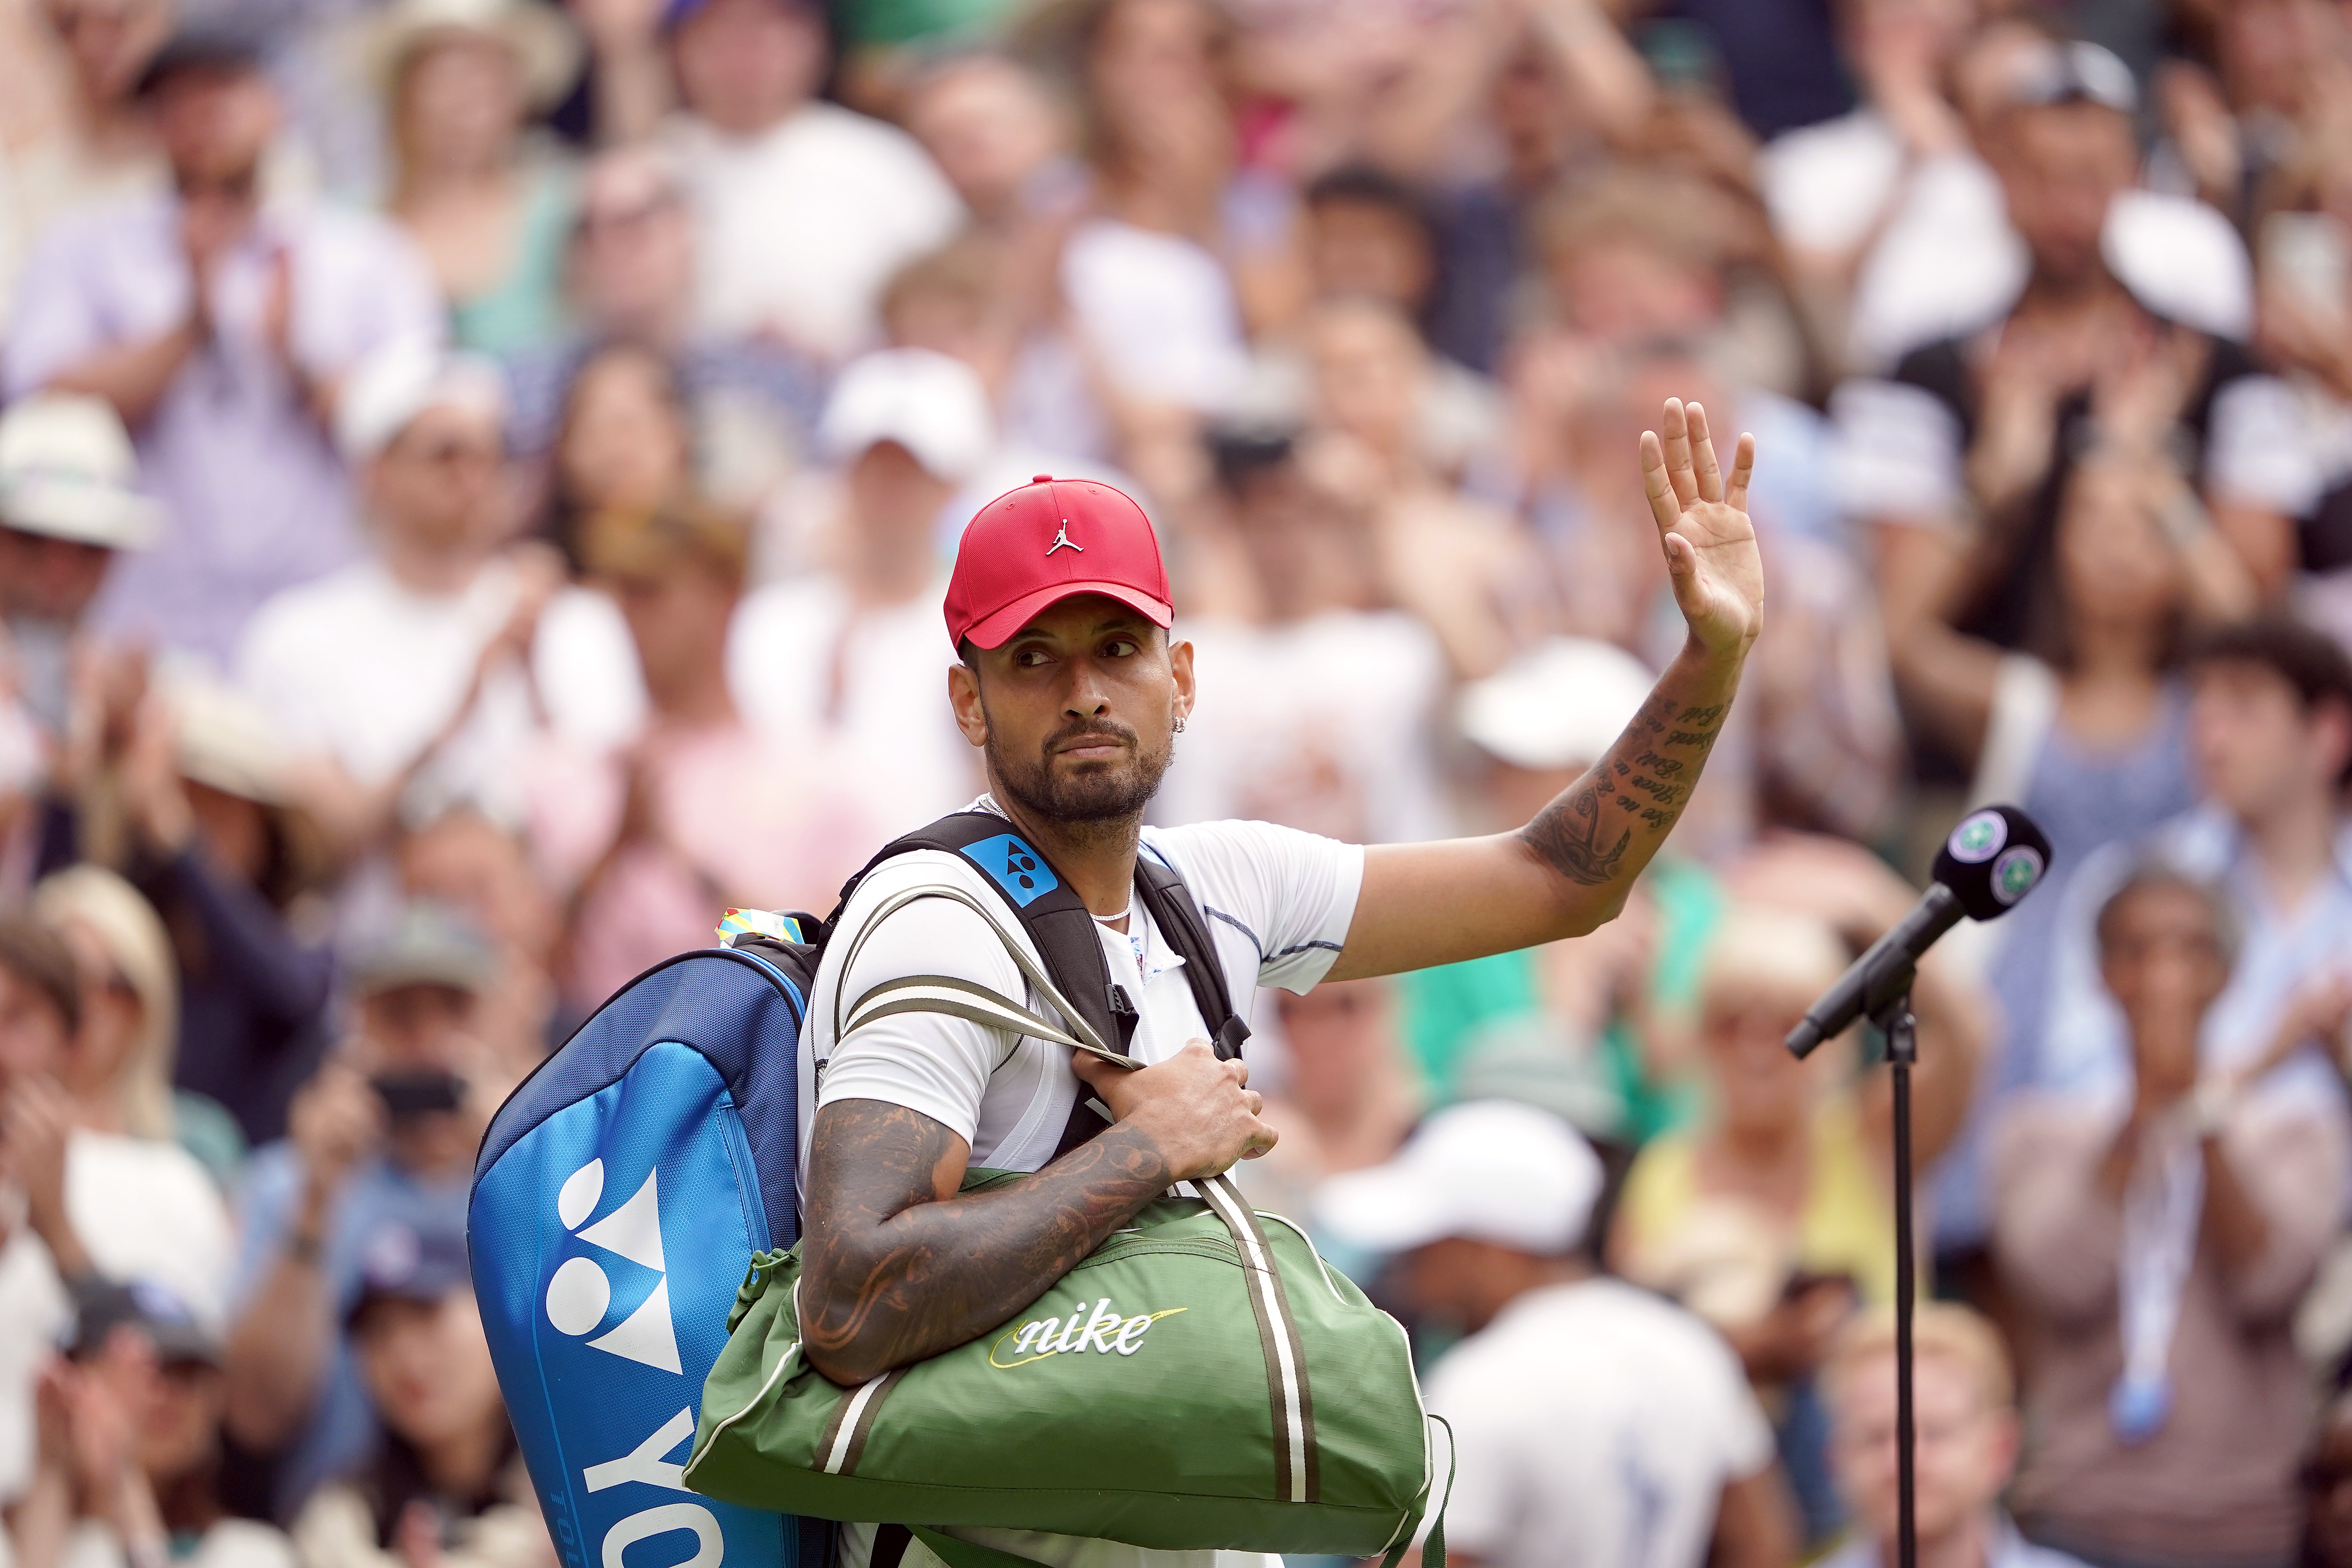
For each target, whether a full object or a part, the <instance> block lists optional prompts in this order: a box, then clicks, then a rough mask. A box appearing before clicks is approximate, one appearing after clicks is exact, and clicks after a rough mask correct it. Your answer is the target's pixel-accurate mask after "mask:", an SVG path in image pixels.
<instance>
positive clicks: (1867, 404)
mask: <svg viewBox="0 0 2352 1568" xmlns="http://www.w3.org/2000/svg"><path fill="white" fill-rule="evenodd" d="M1830 417H1831V418H1832V419H1833V420H1834V421H1835V422H1836V424H1837V456H1836V459H1835V460H1836V471H1837V489H1838V492H1839V496H1840V499H1841V500H1843V503H1844V506H1845V510H1847V511H1848V512H1849V513H1850V514H1852V515H1853V516H1855V517H1860V518H1877V519H1889V520H1897V521H1913V522H1930V523H1933V522H1940V521H1943V520H1945V519H1946V518H1948V517H1949V516H1950V515H1951V514H1952V513H1953V512H1955V511H1956V510H1958V507H1959V504H1960V500H1961V496H1962V493H1963V489H1964V487H1963V484H1962V480H1961V465H1962V463H1963V461H1964V460H1965V458H1966V457H1967V452H1966V449H1965V437H1964V435H1963V432H1962V430H1961V427H1960V420H1959V416H1958V414H1957V413H1956V412H1954V410H1953V409H1952V407H1951V405H1948V404H1947V403H1946V402H1944V400H1943V399H1941V398H1939V397H1937V395H1935V394H1934V393H1932V392H1930V391H1928V390H1927V388H1926V387H1923V386H1916V385H1914V384H1910V383H1908V382H1905V381H1878V380H1872V379H1867V378H1863V379H1857V380H1853V381H1849V382H1847V383H1845V384H1843V385H1842V386H1840V387H1839V388H1838V389H1837V390H1836V392H1834V393H1832V395H1831V396H1830Z"/></svg>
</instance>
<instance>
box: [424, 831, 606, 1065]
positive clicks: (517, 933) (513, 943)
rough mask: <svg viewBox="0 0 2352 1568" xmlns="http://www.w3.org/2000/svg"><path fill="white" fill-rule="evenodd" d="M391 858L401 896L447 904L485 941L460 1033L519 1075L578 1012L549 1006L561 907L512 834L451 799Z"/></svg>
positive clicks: (567, 1032) (563, 1034) (566, 1033)
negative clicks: (484, 966)
mask: <svg viewBox="0 0 2352 1568" xmlns="http://www.w3.org/2000/svg"><path fill="white" fill-rule="evenodd" d="M394 858H395V860H396V861H397V863H398V868H399V872H400V890H401V892H402V893H403V894H404V895H405V896H406V897H408V898H410V899H415V900H423V901H424V902H425V903H428V904H436V905H438V906H440V907H442V908H444V909H447V910H454V911H456V913H457V915H458V916H459V917H460V918H462V919H464V920H466V921H471V922H472V923H473V925H474V926H475V927H476V929H478V931H480V932H481V934H482V935H484V936H485V937H488V939H489V942H490V946H491V949H492V951H493V952H494V953H495V954H496V962H495V965H494V967H493V969H492V973H491V979H490V981H489V983H488V984H486V985H484V986H483V987H482V988H481V990H480V993H479V994H478V995H477V996H476V997H475V999H474V1006H473V1016H472V1020H471V1026H470V1032H471V1033H472V1034H473V1036H474V1037H475V1038H476V1039H478V1040H479V1041H480V1042H481V1043H482V1046H483V1047H484V1050H485V1052H486V1056H487V1059H488V1060H489V1061H490V1062H492V1063H494V1064H496V1065H497V1068H498V1070H499V1072H501V1073H504V1074H507V1075H509V1076H511V1077H514V1078H518V1079H519V1078H520V1077H522V1076H523V1075H524V1074H526V1073H529V1072H530V1070H531V1069H532V1068H536V1067H537V1066H539V1064H540V1063H541V1061H542V1060H544V1059H545V1058H546V1056H547V1053H548V1051H549V1049H550V1048H551V1047H553V1046H555V1045H557V1044H560V1043H561V1042H562V1041H563V1040H564V1039H566V1038H568V1037H570V1036H571V1033H572V1027H573V1026H575V1025H576V1024H578V1023H579V1021H580V1020H579V1019H578V1018H576V1017H572V1016H567V1015H566V1014H565V1013H564V1012H563V1011H562V1008H561V1007H559V1006H558V1005H557V1004H556V994H555V978H554V969H555V961H556V947H557V944H558V942H560V941H561V940H562V935H563V922H562V909H561V907H560V905H559V902H558V900H556V898H555V897H554V896H553V895H552V894H551V892H550V891H549V889H548V888H547V886H546V884H545V883H544V882H543V881H541V879H540V876H539V874H538V871H537V868H534V867H533V866H532V865H531V863H530V855H529V853H528V852H527V851H526V850H525V848H524V847H523V843H522V839H521V836H520V833H519V832H512V831H509V830H508V829H507V828H504V827H501V826H499V824H497V823H496V822H493V821H491V820H490V818H489V817H488V816H485V815H483V813H482V811H481V808H480V807H478V806H475V805H453V806H451V807H450V808H449V809H448V810H446V811H445V812H443V813H441V815H440V816H436V817H435V818H434V819H433V820H432V821H430V822H427V823H425V824H424V825H423V826H418V827H413V828H410V829H409V830H408V831H407V832H405V833H404V834H402V835H401V838H400V847H399V848H398V850H397V852H396V853H395V856H394ZM598 1000H600V1001H601V1000H602V998H601V997H600V998H598Z"/></svg>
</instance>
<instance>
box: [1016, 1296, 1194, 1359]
mask: <svg viewBox="0 0 2352 1568" xmlns="http://www.w3.org/2000/svg"><path fill="white" fill-rule="evenodd" d="M1188 1310H1190V1309H1189V1308H1184V1307H1169V1308H1165V1309H1163V1310H1160V1311H1157V1312H1139V1313H1137V1314H1136V1315H1135V1316H1134V1317H1131V1318H1130V1317H1129V1316H1128V1315H1127V1314H1126V1313H1124V1312H1121V1311H1119V1310H1117V1309H1115V1308H1114V1307H1112V1306H1111V1304H1110V1298H1109V1297H1108V1296H1106V1297H1104V1298H1103V1299H1102V1300H1099V1301H1097V1302H1096V1303H1095V1304H1094V1308H1093V1310H1087V1308H1085V1307H1083V1306H1081V1307H1080V1308H1079V1309H1078V1310H1076V1311H1075V1312H1072V1313H1071V1314H1070V1315H1069V1316H1068V1317H1067V1318H1039V1319H1038V1320H1036V1321H1034V1322H1028V1323H1024V1324H1022V1325H1021V1326H1020V1327H1019V1328H1017V1329H1008V1330H1006V1331H1004V1334H1003V1337H1002V1338H1000V1339H999V1340H998V1341H997V1342H996V1343H995V1344H993V1345H992V1346H990V1347H989V1352H988V1364H989V1365H991V1366H992V1367H996V1368H998V1369H999V1370H1002V1371H1010V1370H1011V1369H1013V1367H1016V1366H1026V1365H1028V1364H1029V1363H1032V1362H1038V1361H1044V1360H1045V1358H1046V1357H1048V1356H1057V1355H1063V1354H1070V1353H1075V1352H1079V1351H1092V1352H1095V1354H1097V1355H1108V1354H1109V1353H1110V1352H1113V1351H1117V1352H1118V1353H1119V1354H1120V1355H1133V1354H1134V1353H1135V1352H1137V1351H1139V1350H1141V1349H1142V1348H1143V1336H1144V1335H1145V1334H1147V1333H1149V1332H1150V1331H1151V1325H1152V1324H1154V1323H1156V1322H1158V1321H1160V1319H1162V1318H1172V1317H1174V1316H1175V1315H1176V1314H1177V1313H1179V1312H1182V1311H1188Z"/></svg>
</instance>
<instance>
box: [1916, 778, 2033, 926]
mask: <svg viewBox="0 0 2352 1568" xmlns="http://www.w3.org/2000/svg"><path fill="white" fill-rule="evenodd" d="M2049 869H2050V840H2049V838H2048V837H2046V836H2045V835H2044V834H2043V833H2042V829H2040V828H2039V827H2036V826H2034V825H2033V819H2032V817H2030V816H2026V815H2025V813H2023V812H2021V811H2020V810H2018V809H2017V807H2015V806H2013V805H1989V806H1987V807H1985V808H1984V809H1983V810H1982V811H1972V812H1970V813H1969V815H1968V816H1965V817H1962V818H1961V819H1960V825H1959V826H1958V827H1955V828H1953V829H1952V836H1951V837H1948V838H1947V839H1945V840H1944V847H1943V849H1942V850H1941V851H1940V852H1938V853H1937V856H1936V880H1937V881H1938V882H1941V883H1943V884H1944V886H1946V887H1948V888H1949V889H1952V891H1953V892H1954V893H1955V894H1957V895H1958V898H1959V900H1960V908H1962V909H1963V910H1967V911H1968V914H1969V919H1970V920H1977V921H1990V920H1998V919H2000V917H2001V916H2002V915H2005V914H2007V913H2009V911H2010V910H2012V909H2014V908H2015V907H2016V905H2017V901H2018V900H2020V899H2021V898H2023V897H2025V895H2026V894H2028V893H2030V892H2032V890H2033V887H2034V884H2035V883H2037V882H2039V881H2041V880H2042V876H2043V875H2044V873H2046V872H2047V871H2048V870H2049Z"/></svg>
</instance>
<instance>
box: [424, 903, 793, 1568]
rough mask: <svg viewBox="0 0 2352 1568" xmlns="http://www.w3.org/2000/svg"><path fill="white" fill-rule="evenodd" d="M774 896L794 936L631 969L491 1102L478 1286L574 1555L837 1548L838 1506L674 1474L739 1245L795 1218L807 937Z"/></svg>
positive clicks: (769, 1241)
mask: <svg viewBox="0 0 2352 1568" xmlns="http://www.w3.org/2000/svg"><path fill="white" fill-rule="evenodd" d="M771 918H772V919H773V920H775V921H779V922H780V923H781V924H782V928H783V929H782V931H780V932H779V933H778V936H779V937H781V938H783V939H788V940H772V939H770V938H767V937H759V938H755V939H753V940H745V939H744V938H741V937H738V938H737V939H736V941H737V942H739V943H740V945H737V946H731V947H714V948H706V949H703V950H700V951H698V952H688V953H682V954H680V955H679V956H677V957H676V958H673V959H671V960H669V961H668V962H667V963H663V964H660V965H657V966H656V967H655V968H653V969H651V970H648V971H647V972H646V973H644V974H641V975H639V976H638V977H637V978H636V979H635V980H634V981H632V982H630V983H629V984H628V985H626V986H625V987H624V988H623V989H622V990H621V991H620V992H619V993H618V994H615V995H614V997H613V998H612V999H611V1000H610V1001H608V1002H606V1003H605V1004H604V1006H603V1007H601V1008H599V1009H598V1010H597V1012H596V1014H595V1015H594V1016H593V1017H591V1018H590V1019H589V1020H588V1022H587V1023H585V1024H583V1025H582V1026H581V1027H580V1029H579V1032H578V1033H576V1034H574V1035H573V1036H572V1038H571V1039H570V1040H568V1041H566V1042H565V1043H564V1045H563V1047H562V1049H561V1050H559V1051H557V1052H556V1054H555V1055H553V1056H552V1057H551V1058H548V1060H547V1061H546V1062H545V1063H544V1064H543V1065H542V1066H541V1068H539V1070H538V1071H536V1072H534V1073H533V1074H532V1075H531V1076H530V1078H529V1079H525V1080H524V1082H523V1085H522V1087H521V1088H520V1089H517V1090H515V1092H514V1094H513V1095H512V1096H511V1097H510V1098H509V1100H507V1102H506V1104H505V1105H504V1106H502V1107H500V1108H499V1113H498V1115H497V1116H496V1117H495V1118H493V1119H492V1121H491V1122H490V1127H489V1131H488V1133H487V1134H486V1135H485V1136H484V1138H483V1140H482V1149H481V1152H480V1154H479V1155H478V1157H477V1159H476V1161H475V1163H474V1191H473V1198H472V1203H471V1205H470V1207H469V1208H468V1210H467V1227H466V1228H467V1249H468V1251H469V1252H470V1254H471V1256H472V1264H473V1274H474V1290H475V1295H476V1298H477V1300H478V1301H479V1302H480V1304H481V1310H482V1327H483V1329H484V1330H485V1331H487V1333H488V1336H489V1342H490V1357H491V1359H492V1361H494V1362H495V1363H497V1366H498V1371H499V1387H500V1388H501V1389H502V1390H503V1391H504V1392H505V1394H506V1401H507V1411H508V1414H509V1416H510V1417H511V1419H512V1420H513V1422H514V1429H515V1436H516V1438H517V1439H518V1440H519V1441H520V1443H521V1445H522V1452H523V1459H524V1462H525V1463H526V1464H527V1465H528V1466H529V1467H530V1476H531V1480H532V1482H533V1484H534V1485H535V1486H536V1488H537V1489H538V1491H539V1499H540V1504H541V1508H542V1509H543V1510H545V1512H546V1516H547V1528H548V1533H549V1534H550V1535H551V1536H553V1537H554V1540H555V1546H556V1550H557V1552H560V1553H561V1554H562V1559H563V1563H564V1568H719V1565H720V1564H721V1563H725V1564H726V1568H824V1564H825V1563H828V1562H829V1561H830V1560H831V1556H832V1545H833V1542H832V1531H833V1529H834V1527H833V1526H832V1525H830V1524H827V1523H824V1521H816V1520H796V1519H791V1518H786V1517H783V1516H781V1515H777V1514H772V1513H761V1512H757V1511H755V1510H751V1509H744V1508H737V1507H734V1506H733V1505H731V1504H729V1503H723V1502H718V1501H715V1500H711V1499H709V1498H706V1497H701V1496H698V1495H697V1494H696V1493H694V1492H691V1491H688V1489H687V1486H686V1482H685V1481H684V1479H681V1477H680V1473H679V1470H680V1467H681V1466H682V1465H683V1464H684V1463H685V1459H686V1452H687V1449H688V1447H690V1446H691V1444H692V1441H693V1437H694V1420H695V1416H696V1415H698V1413H699V1412H700V1411H701V1409H702V1382H703V1379H704V1378H706V1377H708V1376H709V1373H710V1366H711V1363H713V1362H714V1361H716V1360H718V1358H719V1348H720V1347H721V1346H723V1345H724V1344H725V1343H726V1342H727V1310H728V1308H729V1307H730V1306H732V1305H733V1304H734V1301H735V1288H736V1287H737V1286H738V1285H740V1284H741V1283H742V1280H743V1269H744V1265H745V1263H746V1261H747V1260H748V1259H749V1258H751V1254H752V1253H753V1252H755V1251H765V1250H767V1249H769V1248H771V1247H790V1246H791V1245H792V1244H793V1242H794V1241H796V1240H798V1239H799V1237H800V1226H799V1216H798V1210H797V1207H796V1205H795V1203H794V1193H793V1175H794V1164H795V1162H796V1160H797V1158H798V1147H799V1122H800V1116H799V1111H800V1106H799V1103H798V1101H799V1097H800V1080H799V1076H798V1075H799V1059H798V1058H799V1049H798V1043H799V1039H800V1027H801V1017H802V1015H803V1012H804V1011H805V1009H806V1006H807V998H808V994H809V984H810V981H811V980H812V978H813V977H814V974H815V972H816V960H817V953H818V949H817V948H816V947H815V946H814V945H813V944H811V943H809V942H805V941H803V940H802V938H803V932H804V931H807V930H808V927H804V926H803V925H801V924H800V923H799V921H797V920H795V919H794V917H789V916H777V917H771ZM809 926H814V922H813V921H811V922H809ZM656 1537H661V1538H664V1539H662V1540H661V1541H660V1542H659V1543H658V1544H655V1545H648V1546H646V1548H645V1549H644V1550H643V1551H641V1552H631V1551H630V1550H629V1548H631V1547H632V1546H635V1544H636V1543H637V1542H653V1541H655V1539H656Z"/></svg>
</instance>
